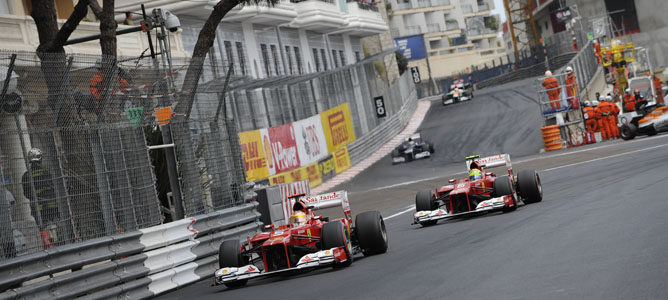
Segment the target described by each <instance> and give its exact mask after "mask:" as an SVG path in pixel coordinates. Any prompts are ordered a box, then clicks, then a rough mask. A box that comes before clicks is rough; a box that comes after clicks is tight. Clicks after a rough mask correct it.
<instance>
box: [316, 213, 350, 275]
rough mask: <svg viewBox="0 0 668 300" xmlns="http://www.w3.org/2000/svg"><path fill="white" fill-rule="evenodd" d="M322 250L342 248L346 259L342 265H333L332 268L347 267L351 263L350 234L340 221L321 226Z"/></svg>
mask: <svg viewBox="0 0 668 300" xmlns="http://www.w3.org/2000/svg"><path fill="white" fill-rule="evenodd" d="M321 244H322V249H323V250H327V249H332V248H337V247H344V249H345V251H346V256H347V258H348V259H346V261H344V262H342V263H336V264H334V267H335V268H337V267H347V266H350V264H351V263H353V256H352V245H351V244H350V233H349V232H348V230H346V227H345V225H343V222H341V221H334V222H328V223H326V224H325V225H323V226H322V242H321Z"/></svg>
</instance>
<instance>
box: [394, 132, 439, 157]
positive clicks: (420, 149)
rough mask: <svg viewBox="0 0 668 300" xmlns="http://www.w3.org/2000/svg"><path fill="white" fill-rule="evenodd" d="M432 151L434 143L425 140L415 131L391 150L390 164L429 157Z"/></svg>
mask: <svg viewBox="0 0 668 300" xmlns="http://www.w3.org/2000/svg"><path fill="white" fill-rule="evenodd" d="M434 151H435V149H434V143H431V142H427V141H425V140H424V139H422V137H420V134H419V133H415V134H412V135H410V136H409V137H407V138H406V139H404V141H403V142H402V143H401V145H399V146H397V147H396V148H395V149H394V150H392V164H398V163H402V162H406V161H412V160H414V159H420V158H427V157H431V155H432V154H433V153H434Z"/></svg>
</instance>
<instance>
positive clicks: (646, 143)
mask: <svg viewBox="0 0 668 300" xmlns="http://www.w3.org/2000/svg"><path fill="white" fill-rule="evenodd" d="M506 87H507V86H506ZM500 93H502V92H499V94H500ZM483 95H484V94H483V93H479V94H476V95H475V96H476V98H475V99H474V100H473V102H471V103H463V104H457V106H462V107H461V108H459V107H457V108H455V107H456V106H453V107H452V110H450V107H448V108H447V109H444V110H438V109H436V110H434V111H441V112H442V114H440V115H436V114H433V113H434V111H431V112H430V114H429V115H428V118H427V119H426V120H425V123H424V124H423V125H424V126H425V128H424V129H425V131H427V130H429V129H428V128H429V126H435V125H434V124H435V123H438V121H435V120H434V118H438V119H440V122H441V125H442V126H443V127H446V128H447V127H450V126H455V125H457V124H452V123H451V121H450V120H458V119H459V116H458V115H459V114H462V111H463V110H466V109H468V108H465V107H464V106H465V105H471V106H473V105H476V107H479V108H480V109H482V110H483V111H481V112H480V113H481V114H491V113H490V112H486V111H485V110H484V109H485V106H483V105H481V106H477V104H476V101H479V100H480V101H481V102H482V101H487V102H490V103H491V102H494V101H500V100H499V99H498V98H495V97H496V96H498V94H496V93H495V94H494V96H492V95H490V96H489V97H485V96H483ZM501 100H507V99H501ZM512 101H517V100H512ZM490 107H492V106H490ZM499 107H500V106H497V107H495V109H500V108H499ZM434 108H436V107H433V108H432V109H434ZM513 109H514V107H513V106H510V108H509V110H513ZM459 110H462V111H459ZM536 110H537V107H536ZM453 114H454V115H455V116H453ZM523 117H525V118H531V116H523ZM522 120H526V119H522ZM458 126H459V125H458ZM470 128H473V127H470ZM489 128H492V127H489ZM493 130H496V131H495V132H496V133H499V134H506V135H507V136H509V137H511V138H512V137H513V135H514V134H518V133H519V134H525V132H524V130H523V129H522V128H520V129H514V130H512V131H506V132H503V131H501V130H499V129H497V128H493ZM433 132H437V130H435V131H433ZM473 132H474V133H478V132H477V131H473ZM443 134H444V136H445V135H447V133H445V132H444V133H443ZM532 134H534V133H533V132H527V133H526V135H529V136H530V135H532ZM539 134H540V132H539V131H538V135H539ZM481 140H482V141H485V143H487V145H497V146H498V147H499V148H498V151H503V152H509V153H510V154H511V156H512V158H513V167H514V169H515V170H521V169H526V168H534V169H536V170H538V171H539V174H540V176H541V180H542V184H543V191H544V200H543V201H542V202H540V203H536V204H531V205H527V206H522V207H520V208H519V209H518V210H517V211H515V212H511V213H506V214H502V213H495V214H488V215H485V216H481V217H477V218H472V219H465V220H464V219H462V220H451V221H440V222H439V223H438V224H437V225H435V226H431V227H426V228H422V227H420V226H419V225H410V223H411V218H412V212H413V210H412V208H411V206H412V204H413V203H414V196H415V192H416V191H417V190H420V189H424V188H432V187H434V186H437V185H443V184H446V180H447V178H449V177H451V175H452V176H455V177H458V178H460V177H462V176H464V175H463V174H461V171H463V169H464V164H463V162H462V158H461V156H462V155H459V154H458V156H457V155H453V156H449V155H445V156H439V155H438V154H439V152H437V155H436V156H435V157H433V158H432V159H431V160H432V161H433V163H432V164H427V165H426V166H427V167H424V166H421V165H417V164H416V163H419V162H413V163H411V164H413V166H412V167H416V166H419V168H416V169H417V170H418V171H422V172H418V173H417V174H418V175H415V176H413V177H410V178H409V179H407V180H409V182H408V183H405V182H404V183H402V182H399V181H397V182H395V181H396V180H395V177H396V176H403V174H404V173H401V172H395V170H394V169H390V168H388V167H387V165H388V163H389V161H388V160H381V161H380V162H378V163H377V164H376V165H374V166H372V167H371V168H370V170H369V172H379V171H378V170H376V169H382V170H385V173H383V172H381V173H378V174H383V176H382V177H383V178H384V179H387V180H378V179H377V178H369V177H367V176H368V174H367V175H365V174H364V173H363V174H360V175H359V176H358V177H356V178H355V179H353V182H355V183H356V184H360V185H364V186H365V188H364V189H359V190H357V191H352V192H351V193H350V200H351V206H352V209H353V212H361V211H364V210H369V209H378V210H380V211H381V212H382V213H383V215H384V216H385V217H386V226H387V231H388V238H389V245H390V246H389V250H388V252H387V253H385V254H382V255H377V256H371V257H363V256H361V255H359V256H358V257H356V260H355V262H354V263H353V264H352V265H351V266H350V267H348V268H344V269H338V270H333V269H331V268H326V269H321V270H316V271H313V272H310V273H307V274H303V275H299V276H296V277H295V276H293V277H272V278H264V279H257V280H252V281H249V283H248V285H247V286H246V287H244V288H239V289H227V288H225V287H223V286H216V287H210V284H211V280H204V281H201V282H198V283H195V284H193V285H191V286H188V287H186V288H184V289H181V290H177V291H174V292H172V293H168V294H166V295H162V296H160V297H159V298H160V299H185V298H191V299H313V298H315V299H444V298H449V299H668V283H667V282H666V278H668V256H666V255H665V253H668V233H666V228H668V218H666V216H667V215H668V171H666V170H668V159H666V157H668V135H658V136H655V137H651V138H646V137H645V138H637V139H636V140H633V141H629V142H622V141H619V140H617V141H612V142H606V143H602V144H597V145H589V146H586V147H580V148H573V149H569V150H565V151H558V152H554V153H542V154H537V152H538V149H539V148H540V145H539V146H535V145H529V144H525V143H522V142H516V143H506V142H503V141H496V140H494V139H487V138H484V137H483V138H481ZM469 143H470V142H469ZM469 145H470V146H474V145H476V143H470V144H469ZM446 147H447V146H446ZM452 147H453V148H452V149H457V147H456V146H452ZM531 147H533V148H531ZM532 149H533V150H532ZM474 150H476V151H478V150H479V151H481V152H479V153H481V154H483V155H486V154H494V152H490V151H488V150H487V149H472V150H468V149H464V148H462V150H461V152H462V153H464V152H466V151H471V152H473V151H474ZM529 150H532V151H534V152H533V153H532V152H531V151H529ZM437 151H438V150H437ZM525 151H526V152H525ZM441 153H442V152H441ZM466 154H468V153H464V155H466ZM425 161H429V160H425ZM438 163H442V165H437V164H438ZM409 165H410V164H406V165H398V166H394V167H400V166H409ZM432 165H434V166H432ZM455 165H458V166H459V167H455ZM432 167H433V168H434V169H435V170H434V171H432V169H431V168H432ZM400 168H401V167H400ZM398 170H399V169H398ZM407 170H408V169H407ZM411 170H412V169H411ZM495 171H497V173H498V172H501V170H495ZM398 173H399V174H398ZM458 173H459V174H458ZM419 175H423V176H419ZM432 175H433V176H432ZM404 181H405V180H404ZM323 214H325V215H330V216H334V215H336V214H338V213H337V212H336V211H335V210H327V211H323Z"/></svg>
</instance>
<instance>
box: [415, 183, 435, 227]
mask: <svg viewBox="0 0 668 300" xmlns="http://www.w3.org/2000/svg"><path fill="white" fill-rule="evenodd" d="M437 208H438V203H436V193H434V191H433V190H421V191H419V192H417V194H416V195H415V211H423V210H436V209H437ZM434 224H436V221H427V222H422V223H420V225H422V226H430V225H434Z"/></svg>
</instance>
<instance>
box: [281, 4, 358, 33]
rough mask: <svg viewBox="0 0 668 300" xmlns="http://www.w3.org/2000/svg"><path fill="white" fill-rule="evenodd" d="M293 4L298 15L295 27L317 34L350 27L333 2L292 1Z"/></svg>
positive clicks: (292, 23)
mask: <svg viewBox="0 0 668 300" xmlns="http://www.w3.org/2000/svg"><path fill="white" fill-rule="evenodd" d="M291 2H293V3H294V8H295V9H294V11H295V12H296V14H297V17H296V18H295V19H294V20H293V21H292V22H291V25H292V26H294V27H298V28H300V29H307V30H312V31H316V32H329V31H333V30H337V29H341V28H345V27H346V25H348V21H347V20H346V18H344V15H343V13H341V11H340V10H339V7H338V5H337V4H335V3H334V2H333V1H331V0H327V1H320V0H305V1H301V0H291ZM353 4H355V3H353ZM355 5H356V4H355ZM349 7H350V6H349Z"/></svg>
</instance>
